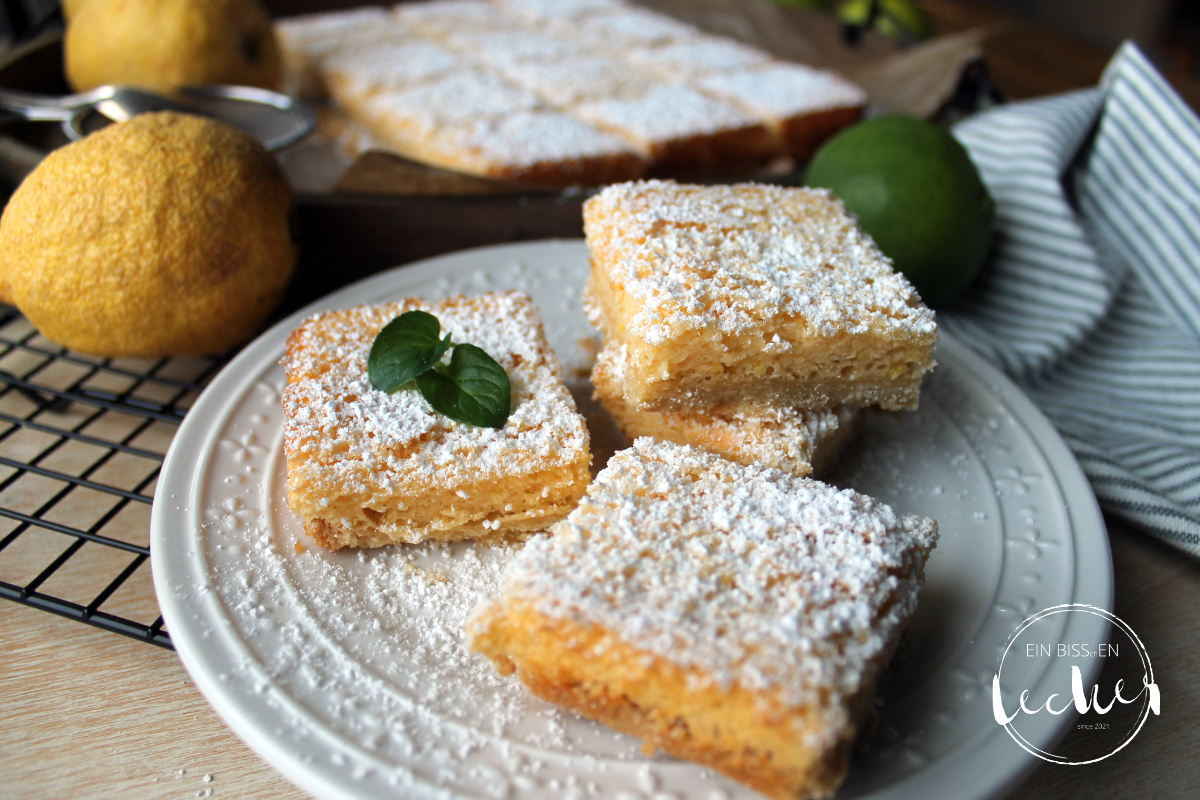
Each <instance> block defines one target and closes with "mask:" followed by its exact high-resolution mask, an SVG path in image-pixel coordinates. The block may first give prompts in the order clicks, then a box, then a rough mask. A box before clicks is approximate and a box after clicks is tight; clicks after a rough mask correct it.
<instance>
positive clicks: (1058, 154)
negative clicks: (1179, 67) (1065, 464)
mask: <svg viewBox="0 0 1200 800" xmlns="http://www.w3.org/2000/svg"><path fill="white" fill-rule="evenodd" d="M955 134H956V135H957V136H958V138H959V139H960V140H961V141H962V142H963V144H964V145H966V147H967V149H968V150H969V151H970V153H971V155H972V157H973V158H974V159H975V162H976V164H977V165H978V166H979V169H980V171H981V172H982V174H983V178H984V181H985V182H986V183H987V185H988V188H989V190H990V191H991V193H992V196H993V198H994V199H995V201H996V217H997V219H996V222H997V231H996V234H997V236H996V241H995V245H994V248H993V253H992V256H991V260H990V262H989V265H988V267H987V268H986V272H985V274H984V275H983V276H981V278H980V280H979V281H978V282H977V284H976V285H975V286H974V287H972V289H971V291H970V293H969V294H968V295H967V296H966V297H965V298H964V299H963V300H962V301H960V302H959V303H958V304H956V305H955V306H954V307H953V308H950V309H947V310H946V311H945V312H943V313H942V314H940V315H939V316H940V321H941V323H942V324H943V326H944V328H945V329H946V330H948V331H950V332H951V333H953V334H955V335H957V336H958V337H959V338H961V339H963V340H964V341H965V342H966V343H967V344H968V345H969V346H971V347H972V348H973V349H974V350H975V351H976V352H978V353H980V354H982V355H983V356H984V357H985V358H987V359H988V360H990V361H992V362H993V363H995V364H996V365H998V366H999V367H1001V368H1002V369H1003V370H1004V371H1005V372H1006V373H1007V374H1008V375H1009V376H1010V377H1012V378H1013V379H1014V380H1015V381H1016V382H1017V383H1018V384H1019V385H1020V386H1021V387H1022V388H1023V389H1024V390H1025V391H1026V392H1027V393H1028V395H1029V396H1030V397H1031V398H1032V399H1033V400H1034V402H1036V403H1037V404H1038V406H1040V407H1041V409H1042V411H1044V412H1045V414H1046V415H1047V416H1048V417H1049V418H1050V419H1051V420H1052V421H1053V422H1054V423H1055V425H1056V426H1057V427H1058V430H1059V431H1060V432H1061V433H1062V435H1063V437H1064V438H1065V439H1066V441H1067V443H1068V444H1069V445H1070V446H1071V448H1072V449H1073V450H1074V452H1075V455H1076V456H1077V457H1078V459H1079V462H1080V464H1081V465H1082V466H1083V469H1084V471H1085V472H1086V473H1087V475H1088V477H1089V478H1090V479H1091V483H1092V487H1093V488H1094V489H1095V491H1096V495H1097V497H1099V499H1100V503H1101V505H1102V506H1103V507H1104V508H1105V510H1106V511H1108V512H1110V513H1112V514H1114V515H1116V516H1119V517H1122V518H1124V519H1126V520H1128V521H1129V522H1131V523H1133V524H1135V525H1137V526H1138V527H1140V528H1142V529H1143V530H1146V531H1148V532H1150V533H1152V534H1154V535H1156V536H1158V537H1160V538H1162V539H1164V540H1165V541H1167V542H1170V543H1171V544H1173V545H1175V546H1177V547H1179V548H1180V549H1182V550H1185V551H1186V552H1188V553H1191V554H1192V555H1194V556H1200V121H1198V120H1197V119H1196V117H1195V115H1194V114H1192V112H1191V111H1190V110H1189V109H1188V108H1187V106H1186V105H1184V103H1183V102H1182V101H1181V100H1180V99H1179V97H1178V96H1177V95H1176V94H1175V93H1174V92H1173V91H1172V90H1171V88H1170V87H1169V86H1168V85H1167V83H1166V82H1165V81H1164V80H1163V79H1162V77H1161V76H1160V75H1159V74H1158V73H1157V72H1156V71H1155V69H1154V67H1153V66H1151V64H1150V63H1149V62H1148V61H1147V60H1146V58H1145V56H1144V55H1143V54H1142V53H1141V52H1140V51H1139V50H1138V49H1137V48H1136V47H1135V46H1134V45H1132V44H1126V45H1124V46H1123V47H1122V48H1121V49H1120V50H1119V51H1118V52H1117V54H1116V56H1115V57H1114V58H1113V61H1112V63H1111V64H1110V65H1109V67H1108V69H1107V70H1106V71H1105V73H1104V77H1103V79H1102V81H1101V85H1100V86H1099V87H1097V88H1095V89H1091V90H1086V91H1081V92H1075V93H1071V94H1066V95H1060V96H1055V97H1051V98H1047V99H1044V100H1038V101H1032V102H1026V103H1020V104H1014V105H1010V106H1001V107H999V108H995V109H993V110H991V111H989V112H986V113H983V114H980V115H978V116H976V117H973V118H971V119H969V120H967V121H965V122H963V123H961V124H959V125H958V126H957V127H956V128H955Z"/></svg>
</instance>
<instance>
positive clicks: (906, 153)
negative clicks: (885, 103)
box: [804, 115, 995, 308]
mask: <svg viewBox="0 0 1200 800" xmlns="http://www.w3.org/2000/svg"><path fill="white" fill-rule="evenodd" d="M804 181H805V183H806V184H808V185H809V186H819V187H825V188H828V189H831V190H832V191H833V193H834V194H836V195H837V196H838V197H840V198H841V199H842V202H844V203H845V204H846V208H847V209H848V210H849V211H850V212H851V213H853V214H855V215H856V216H857V217H858V221H859V224H860V225H862V228H863V230H865V231H866V232H867V233H868V234H870V235H871V237H872V238H873V239H874V240H875V243H876V244H878V245H879V249H881V250H882V251H883V252H884V253H885V254H886V255H887V256H888V257H890V258H891V259H892V261H893V262H894V263H895V265H896V269H898V270H900V271H901V272H903V273H904V275H905V276H906V277H907V278H908V279H909V280H910V281H912V283H913V285H914V286H915V287H916V289H917V291H918V292H920V294H921V297H922V299H924V300H925V302H926V303H928V304H929V305H931V306H933V307H935V308H936V307H939V306H943V305H945V304H946V303H948V302H950V301H951V300H953V299H954V298H956V297H958V296H959V295H960V294H962V292H963V291H964V290H965V289H966V288H967V286H968V285H970V283H971V281H972V280H974V278H975V276H976V274H977V273H978V272H979V269H980V267H981V266H982V264H983V261H984V258H985V257H986V255H987V250H988V244H989V242H990V240H991V235H992V221H993V217H994V214H995V207H994V204H993V203H992V198H991V196H990V195H989V194H988V192H987V189H986V187H985V186H984V185H983V181H982V180H981V179H980V177H979V171H978V170H977V169H976V167H975V164H974V162H972V161H971V157H970V155H969V154H968V153H967V151H966V149H965V148H964V147H963V146H962V145H961V144H959V142H958V140H957V139H955V138H954V136H953V135H951V134H950V133H949V132H948V131H946V130H945V129H943V128H940V127H938V126H937V125H934V124H933V123H930V122H926V121H924V120H920V119H916V118H915V117H905V116H899V115H897V116H888V117H877V118H875V119H871V120H867V121H866V122H860V123H858V124H857V125H854V126H851V127H850V128H847V129H846V130H844V131H842V132H841V133H839V134H838V135H837V136H835V137H834V138H832V139H830V140H829V141H828V142H826V143H825V145H824V146H823V147H822V148H821V149H820V150H819V151H817V154H816V156H814V157H813V160H812V162H811V163H810V164H809V167H808V172H807V173H806V174H805V177H804Z"/></svg>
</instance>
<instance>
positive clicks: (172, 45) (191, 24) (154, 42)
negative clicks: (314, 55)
mask: <svg viewBox="0 0 1200 800" xmlns="http://www.w3.org/2000/svg"><path fill="white" fill-rule="evenodd" d="M63 49H64V53H65V60H66V73H67V80H68V82H70V84H71V86H73V87H74V88H75V89H76V91H84V90H86V89H91V88H92V87H95V86H100V85H102V84H106V83H113V84H127V85H130V86H141V87H143V88H146V89H155V90H158V91H169V90H171V89H174V88H177V87H180V86H199V85H203V84H240V85H244V86H261V87H263V88H266V89H274V88H276V87H277V86H278V85H279V81H280V77H281V73H282V63H283V62H282V57H281V55H280V51H279V43H278V42H277V41H276V39H275V31H274V29H273V28H272V26H271V20H270V18H269V17H268V16H267V13H266V12H265V11H264V10H263V9H262V7H261V6H259V5H258V3H257V2H255V0H86V2H85V0H77V2H76V3H75V4H74V8H73V9H72V11H71V12H70V17H69V22H68V24H67V33H66V39H65V41H64V43H63Z"/></svg>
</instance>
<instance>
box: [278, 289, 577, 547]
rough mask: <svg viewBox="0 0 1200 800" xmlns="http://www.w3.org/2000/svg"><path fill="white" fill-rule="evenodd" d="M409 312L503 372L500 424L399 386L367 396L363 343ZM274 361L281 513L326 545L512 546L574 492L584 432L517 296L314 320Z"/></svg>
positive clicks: (533, 315) (525, 301) (533, 314)
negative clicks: (508, 389)
mask: <svg viewBox="0 0 1200 800" xmlns="http://www.w3.org/2000/svg"><path fill="white" fill-rule="evenodd" d="M418 308H419V309H422V310H425V311H429V312H431V313H433V314H434V316H436V317H437V318H438V320H439V321H440V323H441V324H442V326H443V332H445V333H450V334H452V335H453V336H454V339H455V341H459V342H470V343H472V344H476V345H477V346H480V347H482V348H483V349H484V350H485V351H487V352H488V353H489V355H491V356H492V357H493V358H495V359H496V360H497V361H498V362H499V363H500V364H501V366H502V367H504V369H505V371H506V372H507V373H508V374H509V376H510V381H511V383H512V389H513V398H512V409H511V414H510V416H509V419H508V421H507V422H506V423H505V425H504V426H503V427H502V428H499V429H492V428H479V427H475V426H472V425H468V424H466V423H460V422H455V421H453V420H451V419H449V418H448V417H445V416H443V415H441V414H438V413H437V412H435V411H433V409H432V408H430V407H429V405H428V403H426V402H425V400H424V399H423V398H422V397H421V396H420V394H419V393H418V392H416V391H415V390H412V389H401V390H399V391H397V392H394V393H391V394H388V393H386V392H381V391H377V390H375V389H373V388H371V386H370V382H369V379H368V376H367V371H366V357H367V353H368V352H369V351H370V348H371V343H372V341H373V340H374V337H375V334H376V333H377V332H378V331H379V330H380V329H381V328H382V327H383V326H384V325H385V324H387V322H389V321H390V320H391V319H392V318H393V317H395V316H397V315H398V314H400V313H403V312H404V311H408V310H413V309H418ZM284 365H285V367H286V370H287V375H288V385H287V388H286V389H285V392H284V452H285V455H286V457H287V468H288V475H287V483H288V504H289V506H290V507H291V508H292V510H293V511H295V512H296V513H297V515H299V516H300V518H301V519H302V520H303V521H304V522H305V525H306V530H308V532H309V533H310V535H312V536H313V538H314V539H316V540H317V541H318V543H320V544H321V545H323V546H325V547H330V548H339V547H377V546H380V545H385V544H391V543H396V542H410V543H411V542H418V541H424V540H427V539H433V540H440V541H454V540H458V539H468V538H469V539H478V540H481V541H489V542H492V541H513V540H519V539H522V538H524V537H526V536H528V535H529V534H531V533H533V532H535V531H539V530H543V529H545V527H546V526H547V525H549V524H550V523H552V522H554V521H555V520H557V519H560V518H562V517H563V516H565V515H566V514H568V513H569V512H570V511H571V509H572V508H574V506H575V504H576V502H577V501H578V499H579V497H580V496H581V495H582V494H583V492H584V490H585V488H586V486H587V483H588V480H589V478H590V471H589V467H590V462H591V455H590V450H589V447H588V435H587V428H586V425H585V424H584V421H583V418H582V417H581V416H580V415H579V413H578V411H577V410H576V408H575V404H574V401H573V400H572V398H571V395H570V393H569V392H568V391H567V389H566V386H565V385H564V384H563V382H562V375H561V367H560V366H559V364H558V360H557V358H555V356H554V353H553V351H552V350H551V349H550V346H549V344H548V343H547V342H546V340H545V334H544V332H543V331H542V327H541V321H540V319H539V318H538V315H537V310H536V308H535V307H534V305H533V301H532V300H531V299H530V298H529V297H528V296H527V295H524V294H522V293H519V292H506V293H497V294H490V295H483V296H480V297H451V298H447V299H445V300H442V301H439V302H434V303H430V302H426V301H423V300H421V299H419V298H409V299H407V300H404V301H400V302H397V303H385V304H379V305H373V306H360V307H357V308H353V309H345V310H339V311H330V312H326V313H324V314H321V315H318V316H315V317H311V318H309V319H308V320H305V322H304V323H302V324H301V325H300V326H299V327H298V328H297V329H296V330H295V331H294V332H293V333H292V334H291V336H289V338H288V343H287V350H286V356H285V358H284Z"/></svg>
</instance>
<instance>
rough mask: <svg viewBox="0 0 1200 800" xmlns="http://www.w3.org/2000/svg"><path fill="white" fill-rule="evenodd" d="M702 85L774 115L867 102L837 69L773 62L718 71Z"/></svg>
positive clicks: (781, 116)
mask: <svg viewBox="0 0 1200 800" xmlns="http://www.w3.org/2000/svg"><path fill="white" fill-rule="evenodd" d="M698 85H699V86H700V88H702V89H704V90H705V91H708V92H712V93H713V94H715V95H718V96H720V97H728V98H729V99H730V100H732V101H734V102H736V103H737V104H738V105H740V106H743V107H744V108H748V109H750V110H752V111H756V112H758V113H760V114H765V115H768V116H771V117H780V118H787V117H792V116H797V115H800V114H806V113H812V112H815V111H823V110H826V109H831V108H847V107H855V106H861V105H865V104H866V102H867V93H866V92H864V91H863V90H862V89H860V88H859V87H858V86H856V85H855V84H853V83H851V82H850V81H848V80H846V79H845V78H843V77H841V76H840V75H837V74H836V73H833V72H828V71H826V70H818V69H813V68H812V67H806V66H803V65H801V64H786V63H781V62H773V63H772V64H770V65H769V66H764V67H762V68H760V69H739V70H736V71H730V72H714V74H708V75H705V76H703V77H701V78H700V79H699V81H698Z"/></svg>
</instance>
